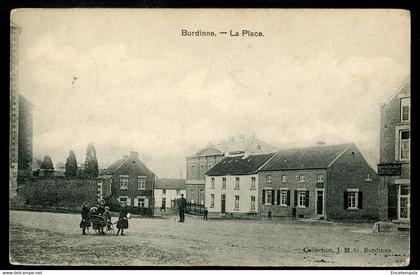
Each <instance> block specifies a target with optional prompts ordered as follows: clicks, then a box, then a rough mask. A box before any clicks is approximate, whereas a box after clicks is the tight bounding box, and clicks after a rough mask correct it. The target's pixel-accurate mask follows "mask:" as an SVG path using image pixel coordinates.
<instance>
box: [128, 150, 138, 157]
mask: <svg viewBox="0 0 420 275" xmlns="http://www.w3.org/2000/svg"><path fill="white" fill-rule="evenodd" d="M130 158H131V159H138V158H139V153H137V152H133V151H131V152H130Z"/></svg>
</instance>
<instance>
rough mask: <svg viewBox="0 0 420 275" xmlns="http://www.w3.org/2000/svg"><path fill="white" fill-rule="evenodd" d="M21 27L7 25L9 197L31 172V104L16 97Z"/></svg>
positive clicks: (18, 95) (13, 194)
mask: <svg viewBox="0 0 420 275" xmlns="http://www.w3.org/2000/svg"><path fill="white" fill-rule="evenodd" d="M20 32H21V28H20V27H19V26H17V25H16V24H14V23H13V22H12V23H11V25H10V98H9V106H10V107H9V108H10V109H9V192H10V193H9V195H10V198H12V197H15V196H16V192H17V186H18V183H24V182H25V181H26V180H27V179H28V178H29V177H30V176H31V171H32V137H33V133H32V104H31V103H30V102H29V100H28V99H26V98H25V97H23V96H22V95H20V94H19V85H18V79H19V70H18V63H19V62H18V60H19V57H18V52H19V35H20Z"/></svg>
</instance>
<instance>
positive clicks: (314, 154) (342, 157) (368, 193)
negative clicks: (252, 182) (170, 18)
mask: <svg viewBox="0 0 420 275" xmlns="http://www.w3.org/2000/svg"><path fill="white" fill-rule="evenodd" d="M258 180H259V183H258V188H259V192H258V193H259V200H258V201H259V212H260V214H261V215H262V216H266V215H267V213H268V211H271V212H272V213H273V216H291V212H292V208H293V207H296V210H297V215H298V216H301V217H314V218H323V219H327V220H360V219H374V220H379V219H385V218H386V212H385V211H384V210H385V209H386V188H385V187H384V184H383V183H382V182H381V180H380V177H379V176H378V175H377V174H376V173H375V171H374V170H373V169H372V168H371V167H370V166H369V165H368V163H367V162H366V161H365V159H364V158H363V156H362V154H361V153H360V152H359V150H358V149H357V147H356V145H354V144H341V145H328V146H327V145H324V146H316V147H308V148H295V149H287V150H281V151H279V152H277V153H276V155H275V156H274V157H273V158H272V159H271V160H270V161H269V162H267V164H265V165H264V166H263V167H261V168H260V169H259V172H258Z"/></svg>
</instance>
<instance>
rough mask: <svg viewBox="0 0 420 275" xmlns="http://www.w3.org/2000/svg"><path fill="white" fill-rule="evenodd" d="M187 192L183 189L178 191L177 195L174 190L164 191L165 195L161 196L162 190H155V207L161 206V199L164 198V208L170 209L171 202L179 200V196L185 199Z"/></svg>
mask: <svg viewBox="0 0 420 275" xmlns="http://www.w3.org/2000/svg"><path fill="white" fill-rule="evenodd" d="M186 193H187V191H186V190H185V189H181V190H179V195H177V192H176V189H166V194H163V189H155V207H158V208H160V207H161V206H162V198H166V208H169V207H171V200H174V199H179V198H180V197H181V194H184V198H185V197H186Z"/></svg>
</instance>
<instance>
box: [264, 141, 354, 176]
mask: <svg viewBox="0 0 420 275" xmlns="http://www.w3.org/2000/svg"><path fill="white" fill-rule="evenodd" d="M350 145H351V144H338V145H322V146H315V147H306V148H293V149H284V150H280V151H278V152H277V153H276V155H275V156H274V157H273V158H272V159H271V160H270V161H269V162H267V163H266V164H265V165H264V166H263V167H262V168H261V169H260V170H261V171H273V170H274V171H275V170H292V169H315V168H321V169H322V168H327V167H328V166H330V165H331V164H332V163H333V162H334V161H335V160H337V159H338V158H339V157H340V156H341V155H342V154H343V153H344V152H345V151H346V150H347V148H349V147H350Z"/></svg>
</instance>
